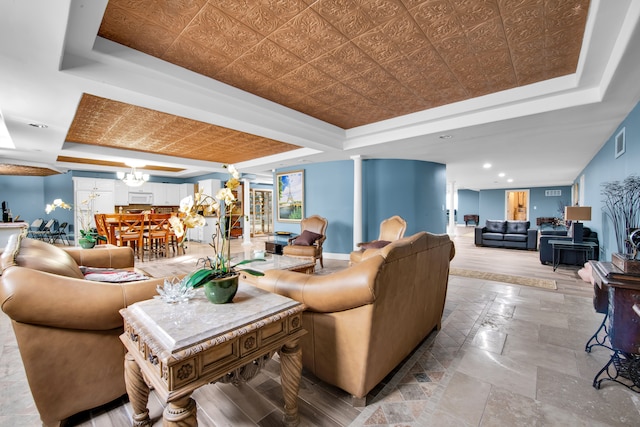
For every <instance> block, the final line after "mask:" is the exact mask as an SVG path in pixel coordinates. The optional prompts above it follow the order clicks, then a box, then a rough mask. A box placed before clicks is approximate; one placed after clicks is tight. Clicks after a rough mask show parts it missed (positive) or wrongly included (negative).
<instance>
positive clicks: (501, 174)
mask: <svg viewBox="0 0 640 427" xmlns="http://www.w3.org/2000/svg"><path fill="white" fill-rule="evenodd" d="M505 175H506V174H505V173H504V172H500V173H499V174H498V176H499V177H500V178H504V176H505Z"/></svg>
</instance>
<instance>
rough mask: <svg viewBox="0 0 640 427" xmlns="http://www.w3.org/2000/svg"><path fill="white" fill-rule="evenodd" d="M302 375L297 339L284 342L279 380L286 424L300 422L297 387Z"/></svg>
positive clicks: (292, 425) (292, 424)
mask: <svg viewBox="0 0 640 427" xmlns="http://www.w3.org/2000/svg"><path fill="white" fill-rule="evenodd" d="M301 375H302V350H300V347H299V346H298V340H295V341H292V342H290V343H287V344H285V345H284V346H282V348H281V349H280V382H281V384H282V394H283V395H284V417H283V420H282V421H283V423H284V425H286V426H289V427H294V426H297V425H298V424H300V417H299V416H298V389H299V388H300V376H301Z"/></svg>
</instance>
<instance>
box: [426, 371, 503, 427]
mask: <svg viewBox="0 0 640 427" xmlns="http://www.w3.org/2000/svg"><path fill="white" fill-rule="evenodd" d="M490 390H491V385H490V384H489V383H486V382H483V381H479V380H478V379H476V378H474V377H471V376H469V375H465V374H463V373H461V372H456V373H454V374H453V376H452V377H451V379H450V381H449V383H448V384H447V386H446V388H445V390H444V393H443V395H442V398H441V399H440V401H439V402H438V404H437V406H436V408H437V410H438V411H440V412H444V413H447V414H449V415H451V416H453V417H455V418H456V419H459V420H461V421H463V422H465V423H468V424H469V425H474V426H475V425H479V423H480V419H481V418H482V414H483V412H484V407H485V405H486V403H487V398H488V396H489V391H490Z"/></svg>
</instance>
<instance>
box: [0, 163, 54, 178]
mask: <svg viewBox="0 0 640 427" xmlns="http://www.w3.org/2000/svg"><path fill="white" fill-rule="evenodd" d="M59 173H60V172H57V171H54V170H51V169H48V168H37V167H33V166H22V165H11V164H7V163H0V175H13V176H50V175H58V174H59Z"/></svg>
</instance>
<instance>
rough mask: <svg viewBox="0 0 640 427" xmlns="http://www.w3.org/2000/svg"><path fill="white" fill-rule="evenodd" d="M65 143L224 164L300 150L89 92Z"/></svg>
mask: <svg viewBox="0 0 640 427" xmlns="http://www.w3.org/2000/svg"><path fill="white" fill-rule="evenodd" d="M66 141H68V142H75V143H80V144H90V145H99V146H102V147H111V148H118V149H125V150H131V151H139V152H144V153H156V154H164V155H169V156H176V157H183V158H189V159H196V160H205V161H209V162H216V163H223V164H228V163H239V162H243V161H247V160H252V159H254V158H259V157H263V156H268V155H274V154H279V153H283V152H286V151H290V150H295V149H297V148H299V147H298V146H296V145H292V144H286V143H283V142H279V141H275V140H272V139H268V138H262V137H259V136H255V135H249V134H246V133H242V132H238V131H234V130H232V129H227V128H223V127H220V126H214V125H211V124H208V123H203V122H199V121H196V120H191V119H187V118H184V117H178V116H174V115H171V114H166V113H162V112H159V111H154V110H150V109H147V108H142V107H137V106H134V105H129V104H125V103H122V102H118V101H113V100H110V99H105V98H100V97H97V96H93V95H88V94H83V95H82V98H81V100H80V104H79V105H78V109H77V111H76V115H75V117H74V119H73V122H72V123H71V127H70V128H69V132H68V133H67V137H66ZM257 153H260V154H259V155H258V154H257Z"/></svg>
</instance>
